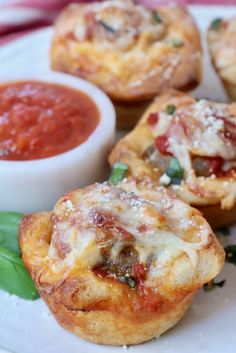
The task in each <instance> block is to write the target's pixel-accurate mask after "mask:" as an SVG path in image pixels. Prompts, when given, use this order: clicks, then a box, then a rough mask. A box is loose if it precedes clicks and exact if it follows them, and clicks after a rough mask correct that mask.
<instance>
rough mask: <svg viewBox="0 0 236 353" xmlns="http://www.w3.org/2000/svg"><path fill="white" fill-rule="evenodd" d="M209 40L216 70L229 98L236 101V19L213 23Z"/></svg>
mask: <svg viewBox="0 0 236 353" xmlns="http://www.w3.org/2000/svg"><path fill="white" fill-rule="evenodd" d="M207 39H208V47H209V51H210V55H211V59H212V63H213V65H214V67H215V70H216V72H217V73H218V75H219V77H220V79H221V81H222V83H223V85H224V87H225V89H226V91H227V93H228V95H229V97H230V98H231V99H232V100H233V101H236V17H233V18H231V19H229V20H226V19H222V18H216V19H215V20H214V21H212V23H211V25H210V27H209V29H208V32H207Z"/></svg>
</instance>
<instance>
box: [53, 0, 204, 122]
mask: <svg viewBox="0 0 236 353" xmlns="http://www.w3.org/2000/svg"><path fill="white" fill-rule="evenodd" d="M50 59H51V67H52V69H54V70H59V71H63V72H68V73H70V74H73V75H76V76H78V77H81V78H84V79H86V80H88V81H91V82H92V83H94V84H96V85H97V86H99V87H100V88H101V89H102V90H104V91H105V92H106V93H107V94H108V95H109V96H110V97H111V98H112V100H113V101H114V103H115V106H116V110H117V114H118V125H119V126H123V127H127V126H130V125H134V123H135V122H136V121H137V118H139V117H140V116H141V113H142V111H144V110H145V109H146V106H147V104H148V103H149V102H150V100H151V99H152V98H153V97H154V96H156V95H157V94H159V93H160V92H161V91H163V90H164V89H166V88H170V87H171V88H172V87H174V88H178V89H182V90H190V89H192V88H194V87H195V86H197V85H198V83H199V81H200V79H201V46H200V39H199V33H198V30H197V27H196V25H195V23H194V20H193V18H192V17H191V15H190V14H189V13H188V12H187V10H186V9H185V8H184V7H183V6H177V5H176V6H159V7H157V8H155V9H149V8H146V7H145V6H143V5H138V4H135V3H134V2H133V1H130V0H125V1H123V0H113V1H103V2H90V3H87V4H84V3H83V4H72V5H69V6H68V7H66V8H65V9H64V10H63V11H62V13H61V14H60V16H59V18H58V19H57V21H56V24H55V27H54V34H53V40H52V44H51V50H50Z"/></svg>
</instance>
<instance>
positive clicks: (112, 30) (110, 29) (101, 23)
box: [98, 20, 116, 33]
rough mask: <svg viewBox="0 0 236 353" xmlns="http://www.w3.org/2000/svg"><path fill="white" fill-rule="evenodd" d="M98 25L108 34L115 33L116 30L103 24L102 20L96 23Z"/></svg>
mask: <svg viewBox="0 0 236 353" xmlns="http://www.w3.org/2000/svg"><path fill="white" fill-rule="evenodd" d="M98 23H99V24H100V25H101V26H102V27H103V28H104V29H105V30H106V31H108V32H110V33H116V30H115V29H114V28H112V27H111V26H109V25H108V24H107V23H106V22H103V21H102V20H100V21H98Z"/></svg>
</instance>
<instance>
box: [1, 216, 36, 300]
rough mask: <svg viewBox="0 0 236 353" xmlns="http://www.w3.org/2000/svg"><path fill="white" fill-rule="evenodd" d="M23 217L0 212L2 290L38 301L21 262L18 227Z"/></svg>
mask: <svg viewBox="0 0 236 353" xmlns="http://www.w3.org/2000/svg"><path fill="white" fill-rule="evenodd" d="M22 217H23V215H22V214H21V213H16V212H0V288H1V289H3V290H5V291H7V292H9V293H10V294H15V295H18V296H19V297H21V298H24V299H37V298H38V297H39V294H38V292H37V290H36V288H35V286H34V283H33V281H32V279H31V277H30V275H29V273H28V272H27V270H26V269H25V267H24V264H23V262H22V260H21V257H20V256H21V254H20V249H19V245H18V227H19V223H20V221H21V219H22Z"/></svg>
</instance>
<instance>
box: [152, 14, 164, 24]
mask: <svg viewBox="0 0 236 353" xmlns="http://www.w3.org/2000/svg"><path fill="white" fill-rule="evenodd" d="M152 15H153V18H154V20H155V21H156V22H157V23H163V20H162V17H161V14H160V12H159V11H153V12H152Z"/></svg>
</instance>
